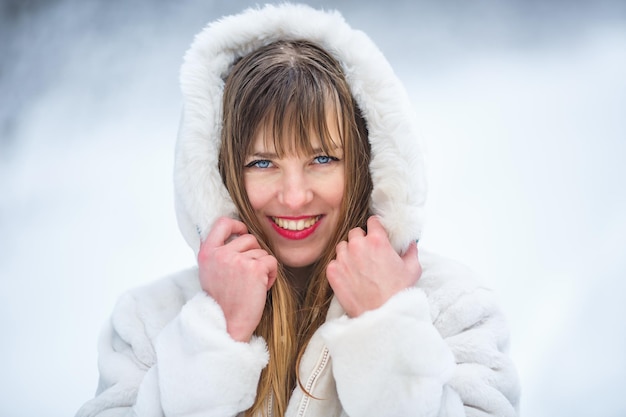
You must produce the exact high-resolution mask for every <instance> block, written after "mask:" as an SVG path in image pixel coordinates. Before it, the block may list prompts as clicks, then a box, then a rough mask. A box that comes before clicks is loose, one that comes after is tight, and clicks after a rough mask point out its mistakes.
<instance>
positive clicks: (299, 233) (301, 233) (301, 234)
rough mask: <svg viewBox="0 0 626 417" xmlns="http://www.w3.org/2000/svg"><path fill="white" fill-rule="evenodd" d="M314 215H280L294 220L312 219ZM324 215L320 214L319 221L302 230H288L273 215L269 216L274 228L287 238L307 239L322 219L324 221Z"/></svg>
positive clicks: (285, 218) (284, 218)
mask: <svg viewBox="0 0 626 417" xmlns="http://www.w3.org/2000/svg"><path fill="white" fill-rule="evenodd" d="M311 217H313V216H299V217H280V218H281V219H283V220H294V221H298V220H300V219H310V218H311ZM322 218H323V216H319V218H318V219H317V221H316V222H315V223H313V225H312V226H310V227H307V228H305V229H302V230H287V229H283V228H282V227H280V226H279V225H277V224H276V223H275V222H274V220H272V218H271V217H268V219H269V221H270V223H271V224H272V227H274V230H276V233H278V234H279V235H280V236H282V237H284V238H285V239H290V240H301V239H306V238H307V237H309V236H311V235H312V234H313V232H315V229H317V227H318V226H319V225H320V223H321V221H322Z"/></svg>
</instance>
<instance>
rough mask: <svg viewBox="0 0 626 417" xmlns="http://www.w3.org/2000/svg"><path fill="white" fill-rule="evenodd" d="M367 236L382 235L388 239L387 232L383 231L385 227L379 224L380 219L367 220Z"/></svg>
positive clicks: (375, 217) (372, 217)
mask: <svg viewBox="0 0 626 417" xmlns="http://www.w3.org/2000/svg"><path fill="white" fill-rule="evenodd" d="M367 234H368V235H370V234H372V235H384V236H385V237H388V235H387V230H385V227H384V226H383V224H382V223H381V221H380V217H378V216H370V218H369V219H367Z"/></svg>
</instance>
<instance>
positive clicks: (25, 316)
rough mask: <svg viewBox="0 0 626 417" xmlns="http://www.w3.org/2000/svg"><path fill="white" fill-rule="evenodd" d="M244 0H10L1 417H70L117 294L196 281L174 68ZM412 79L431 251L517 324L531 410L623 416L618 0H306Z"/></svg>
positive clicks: (621, 19)
mask: <svg viewBox="0 0 626 417" xmlns="http://www.w3.org/2000/svg"><path fill="white" fill-rule="evenodd" d="M252 4H253V3H252V2H245V1H210V0H204V1H201V0H193V1H192V0H189V1H182V0H181V1H174V0H158V1H148V0H134V1H130V0H129V1H122V0H108V1H105V0H102V1H86V0H50V1H44V0H38V1H35V0H1V1H0V13H1V14H0V320H1V321H0V329H1V330H0V370H1V371H0V416H2V417H30V416H44V415H45V416H48V417H61V416H71V415H73V414H74V413H75V411H76V410H77V409H78V408H79V407H80V405H81V404H82V403H83V402H84V401H86V400H87V399H88V398H90V397H92V396H93V393H94V390H95V388H96V384H97V368H96V340H97V334H98V331H99V329H100V327H101V326H102V324H103V322H104V321H105V320H106V319H107V317H108V315H109V313H110V312H111V309H112V308H113V304H114V302H115V300H116V298H117V297H118V296H119V295H120V294H121V293H122V292H123V291H124V290H126V289H128V288H131V287H134V286H137V285H139V284H142V283H145V282H148V281H150V280H153V279H155V278H157V277H160V276H162V275H164V274H166V273H169V272H172V271H176V270H178V269H180V268H183V267H186V266H189V265H192V264H193V262H194V258H193V254H192V251H191V250H189V249H188V248H187V246H186V244H185V243H184V241H183V239H182V238H181V237H180V235H179V233H178V229H177V226H176V221H175V215H174V210H173V199H172V181H171V171H172V165H173V163H172V162H173V147H174V141H175V136H176V130H177V125H178V117H179V114H180V106H181V103H180V95H179V90H178V79H177V77H178V69H179V66H180V63H181V59H182V55H183V53H184V51H185V50H186V48H187V46H188V44H189V43H190V41H191V39H192V37H193V35H194V34H195V33H197V32H198V31H199V30H200V29H201V28H202V27H203V26H204V25H205V24H206V23H207V22H208V21H210V20H213V19H215V18H217V17H219V16H222V15H224V14H230V13H235V12H238V11H240V10H242V9H243V8H245V7H246V6H248V5H252ZM309 4H311V5H313V6H324V7H327V8H328V7H332V8H338V9H340V10H341V11H342V12H343V14H344V16H345V17H346V19H347V20H348V22H350V23H351V25H352V26H353V27H356V28H359V29H362V30H364V31H365V32H366V33H368V34H369V35H370V36H371V37H372V38H373V39H374V40H375V42H376V43H377V44H378V45H379V47H380V48H381V49H382V50H383V52H384V53H385V54H386V55H387V57H388V58H389V60H390V61H391V63H392V65H393V66H394V68H395V69H396V71H397V73H398V75H399V76H400V78H401V79H402V80H403V81H404V83H405V85H406V87H407V89H408V91H409V92H410V95H411V97H412V99H413V103H414V105H415V109H416V112H417V116H418V117H419V119H420V126H421V129H422V135H423V137H424V140H425V142H426V145H427V153H428V154H427V162H428V164H429V165H428V167H429V183H430V195H429V205H428V215H429V218H428V223H427V229H426V232H425V235H424V236H423V239H422V241H421V246H422V247H423V248H424V249H426V248H428V249H431V250H433V251H436V252H439V253H441V254H444V255H447V256H450V257H453V258H457V259H459V260H461V261H463V262H465V263H466V264H468V265H470V266H471V267H472V268H473V269H474V270H475V271H477V273H478V274H479V275H481V276H482V277H483V278H484V280H485V281H486V282H487V283H488V284H489V285H491V286H492V287H493V288H495V289H496V290H497V292H498V294H499V296H500V299H501V302H502V305H503V308H504V310H505V312H506V313H507V315H508V318H509V321H510V326H511V332H512V355H513V357H514V360H515V361H516V363H517V365H518V367H519V372H520V375H521V378H522V383H523V399H522V414H523V415H525V416H533V417H553V416H575V417H577V416H580V417H582V416H600V417H623V416H625V415H626V401H624V393H625V391H624V390H625V389H626V353H625V352H626V323H625V322H624V318H625V317H626V302H625V301H624V298H625V295H624V294H625V293H626V256H625V255H626V184H625V182H626V181H625V180H626V168H625V166H626V164H625V162H624V159H626V2H624V1H619V0H615V1H611V0H596V1H592V0H589V1H582V0H572V1H549V0H531V1H528V0H526V1H522V0H518V1H487V0H478V1H471V2H469V1H464V0H451V1H445V2H435V1H432V2H426V1H408V0H407V1H400V2H393V1H356V0H354V1H348V0H345V1H336V2H332V1H310V2H309Z"/></svg>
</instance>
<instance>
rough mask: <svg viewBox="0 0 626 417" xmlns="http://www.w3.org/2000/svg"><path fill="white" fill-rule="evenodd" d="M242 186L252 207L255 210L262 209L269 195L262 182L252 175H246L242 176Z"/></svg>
mask: <svg viewBox="0 0 626 417" xmlns="http://www.w3.org/2000/svg"><path fill="white" fill-rule="evenodd" d="M244 186H245V188H246V194H247V195H248V200H250V204H251V205H252V208H253V209H254V210H255V211H256V210H260V209H262V208H263V207H264V206H265V205H266V204H267V202H268V200H269V198H268V196H269V195H270V193H269V192H268V190H266V186H264V182H263V181H259V180H258V179H257V178H254V177H246V178H244Z"/></svg>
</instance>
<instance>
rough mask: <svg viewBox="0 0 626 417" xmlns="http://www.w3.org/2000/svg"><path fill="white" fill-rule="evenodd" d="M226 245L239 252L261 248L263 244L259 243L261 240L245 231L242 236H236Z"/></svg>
mask: <svg viewBox="0 0 626 417" xmlns="http://www.w3.org/2000/svg"><path fill="white" fill-rule="evenodd" d="M225 246H228V247H229V248H230V249H232V250H234V251H237V252H247V251H249V250H253V249H260V248H261V245H259V241H258V240H257V239H256V237H254V236H253V235H251V234H250V233H245V234H242V235H241V236H237V237H236V238H234V239H233V240H231V241H230V242H228V243H227V244H226V245H225Z"/></svg>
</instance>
